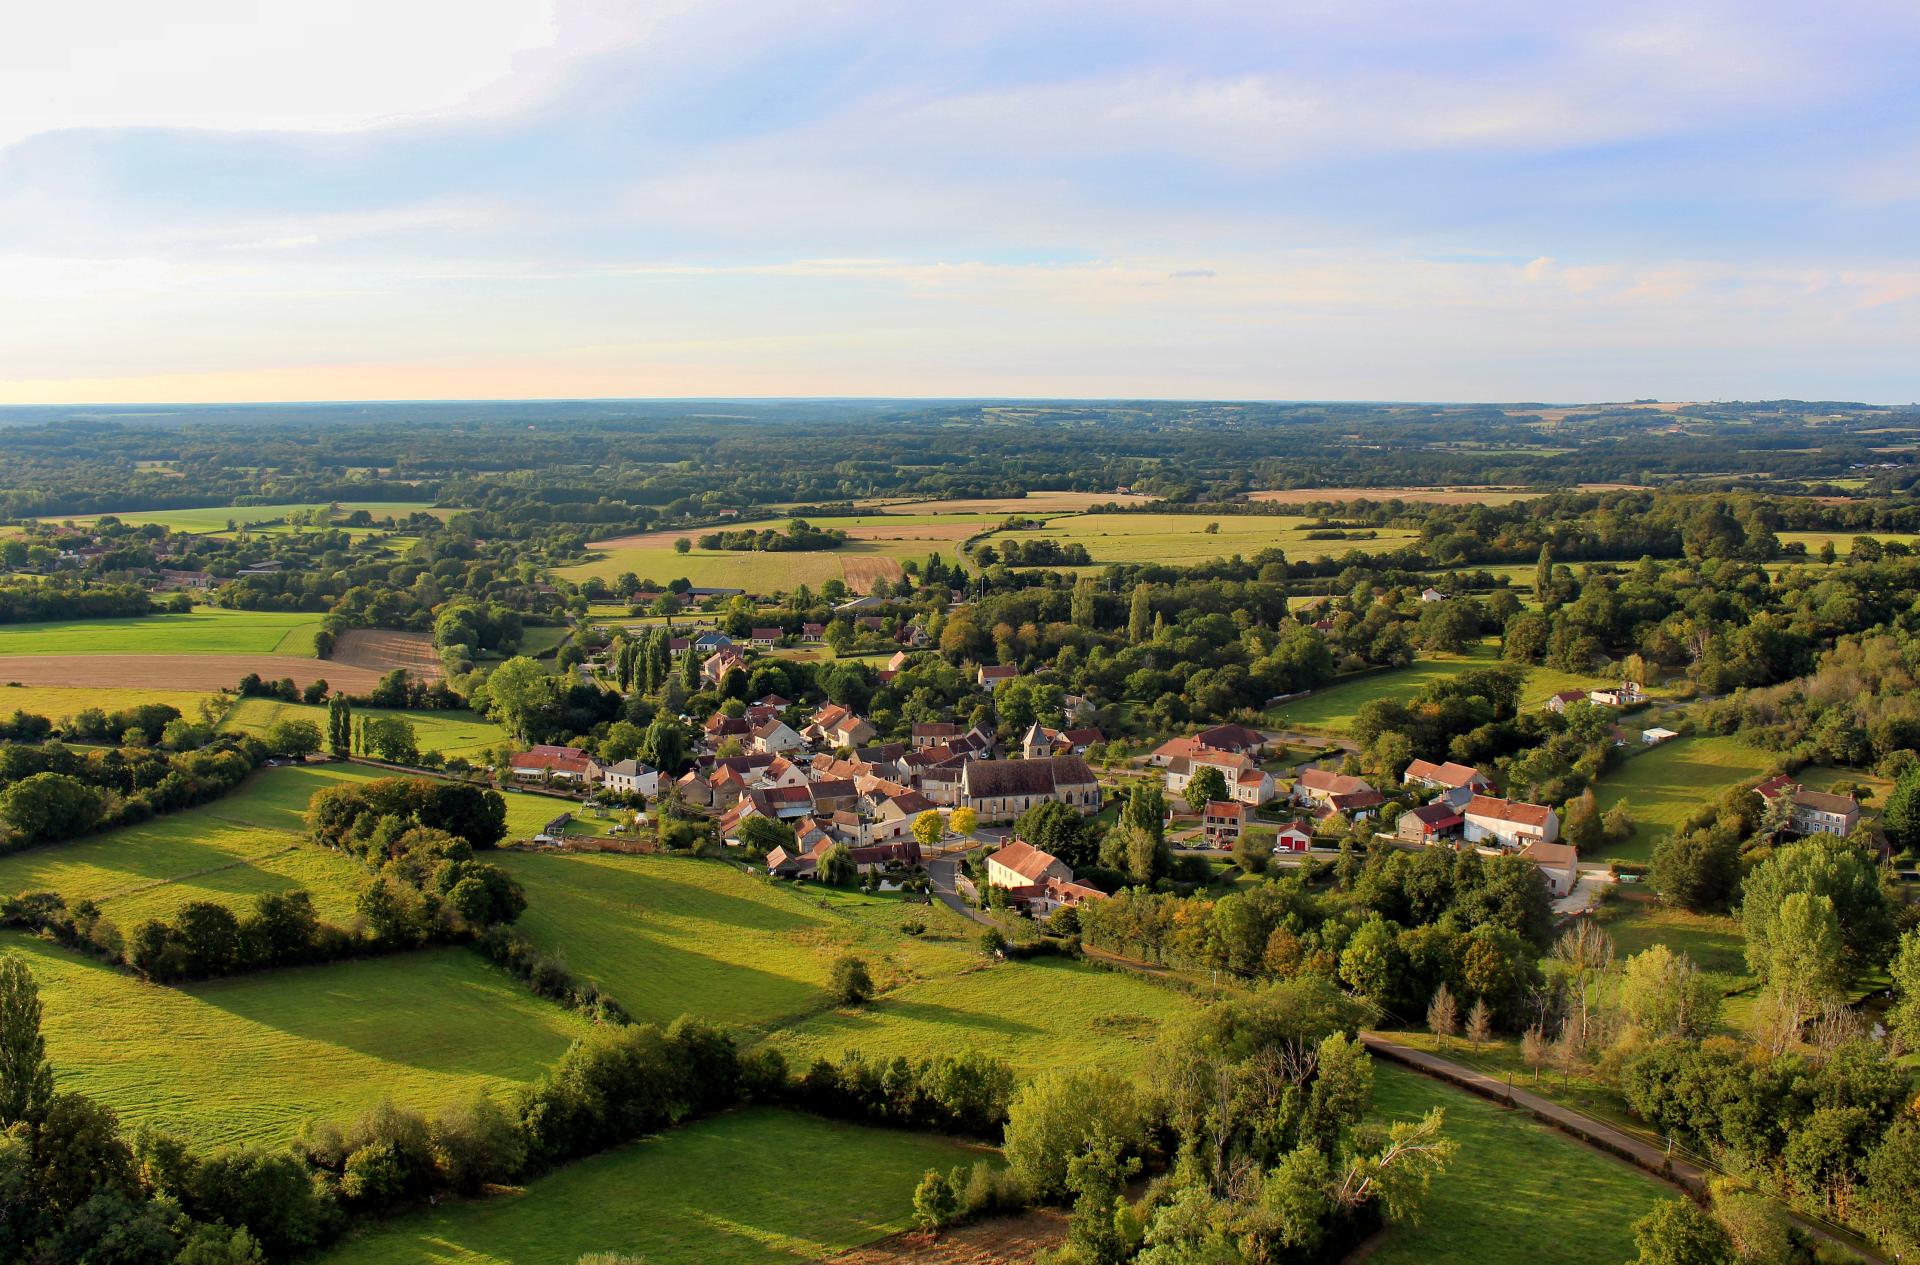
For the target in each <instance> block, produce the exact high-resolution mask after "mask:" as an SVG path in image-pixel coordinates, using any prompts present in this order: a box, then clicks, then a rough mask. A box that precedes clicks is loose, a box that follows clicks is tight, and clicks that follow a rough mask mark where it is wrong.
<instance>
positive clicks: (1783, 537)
mask: <svg viewBox="0 0 1920 1265" xmlns="http://www.w3.org/2000/svg"><path fill="white" fill-rule="evenodd" d="M1775 534H1776V535H1777V536H1778V537H1779V538H1780V543H1781V544H1783V545H1789V544H1800V545H1805V546H1806V547H1807V556H1808V557H1809V558H1813V559H1817V558H1818V557H1819V556H1820V549H1821V546H1823V545H1825V544H1826V543H1827V542H1828V541H1832V542H1833V549H1834V552H1835V553H1837V554H1839V555H1840V556H1841V557H1842V558H1844V557H1847V556H1848V555H1849V554H1851V553H1852V552H1853V541H1854V537H1856V536H1868V537H1871V538H1872V539H1874V540H1877V541H1880V542H1881V543H1882V544H1885V543H1887V542H1889V541H1899V542H1900V543H1901V544H1903V545H1906V546H1908V547H1909V548H1911V547H1912V546H1914V545H1916V544H1920V535H1917V534H1915V533H1913V532H1902V531H1783V532H1777V533H1775Z"/></svg>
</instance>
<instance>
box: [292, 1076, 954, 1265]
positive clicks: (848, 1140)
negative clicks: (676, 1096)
mask: <svg viewBox="0 0 1920 1265" xmlns="http://www.w3.org/2000/svg"><path fill="white" fill-rule="evenodd" d="M987 1154H991V1152H988V1151H986V1150H984V1149H983V1148H978V1147H969V1146H965V1145H963V1144H961V1143H958V1142H955V1141H953V1140H951V1139H948V1138H942V1137H936V1136H930V1135H927V1134H921V1133H907V1132H901V1131H897V1130H889V1129H872V1128H865V1127H862V1126H860V1125H854V1124H845V1123H841V1122H838V1121H829V1120H822V1119H819V1118H817V1117H814V1116H807V1115H801V1114H799V1113H796V1112H789V1111H779V1110H775V1109H772V1108H765V1107H762V1108H754V1109H751V1110H746V1111H735V1112H729V1113H727V1114H726V1115H722V1116H717V1117H714V1118H713V1119H710V1120H705V1121H701V1122H700V1123H698V1124H692V1125H688V1126H686V1127H684V1128H680V1129H674V1130H672V1131H670V1132H667V1133H664V1134H660V1135H659V1136H656V1137H652V1138H647V1139H645V1140H644V1141H641V1142H637V1143H634V1144H633V1145H631V1146H627V1147H623V1148H621V1149H620V1150H617V1151H610V1152H607V1153H606V1154H603V1155H598V1156H595V1157H593V1158H591V1159H587V1160H583V1161H581V1162H580V1163H577V1164H571V1165H568V1166H567V1167H566V1168H563V1169H561V1170H559V1171H558V1172H555V1173H552V1174H549V1175H548V1176H546V1177H542V1178H540V1179H539V1180H538V1181H536V1182H534V1183H533V1184H532V1185H531V1186H529V1187H527V1188H526V1189H524V1190H519V1191H515V1192H513V1193H510V1194H501V1195H496V1196H494V1197H492V1198H489V1199H482V1200H474V1201H469V1202H463V1203H447V1204H444V1205H442V1206H441V1207H438V1208H435V1209H432V1210H430V1211H421V1212H417V1213H411V1214H407V1215H404V1216H400V1217H395V1218H393V1219H392V1220H391V1221H388V1222H385V1223H384V1224H380V1225H377V1226H374V1227H373V1228H371V1229H368V1230H366V1231H364V1232H362V1233H361V1234H360V1235H358V1236H357V1237H355V1238H353V1239H351V1240H349V1241H348V1242H346V1243H344V1244H342V1245H341V1246H340V1247H338V1248H336V1249H334V1250H333V1251H332V1252H330V1253H328V1254H326V1256H324V1257H323V1258H322V1259H323V1260H324V1261H325V1262H326V1265H389V1263H391V1265H402V1263H405V1265H415V1263H416V1262H430V1263H433V1265H531V1263H532V1262H545V1261H553V1262H572V1261H575V1260H578V1259H579V1258H580V1257H582V1256H583V1255H585V1254H587V1253H592V1252H625V1253H633V1254H636V1255H637V1256H638V1257H640V1258H642V1259H644V1260H646V1261H647V1262H649V1265H709V1263H711V1265H776V1263H778V1265H791V1262H793V1261H796V1260H801V1261H817V1260H824V1259H826V1258H827V1257H830V1256H833V1255H835V1254H836V1253H839V1252H843V1251H845V1250H846V1249H848V1248H851V1247H858V1246H859V1245H861V1244H863V1243H869V1242H872V1241H873V1240H874V1239H878V1238H882V1237H884V1236H885V1235H888V1234H891V1233H894V1232H896V1231H898V1230H902V1229H905V1228H906V1226H907V1223H908V1218H909V1216H910V1214H911V1212H912V1208H913V1188H914V1186H915V1185H916V1184H918V1182H919V1180H920V1175H921V1174H922V1173H924V1172H925V1171H926V1170H927V1169H929V1168H937V1169H940V1170H942V1171H945V1170H946V1169H949V1168H951V1167H953V1166H954V1165H955V1164H962V1163H971V1162H972V1161H973V1160H974V1159H976V1158H978V1157H979V1156H981V1155H987Z"/></svg>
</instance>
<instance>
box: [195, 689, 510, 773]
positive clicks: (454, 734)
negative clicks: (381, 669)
mask: <svg viewBox="0 0 1920 1265" xmlns="http://www.w3.org/2000/svg"><path fill="white" fill-rule="evenodd" d="M353 714H354V715H355V716H356V717H360V716H374V717H390V718H393V719H397V720H404V721H406V722H407V723H408V724H410V725H412V726H413V733H414V737H415V739H416V740H417V741H418V742H419V745H420V750H422V751H438V752H439V753H440V754H441V755H444V756H456V755H458V756H466V757H467V758H468V759H470V760H473V759H483V758H484V757H485V755H486V753H487V752H489V751H491V750H492V749H493V748H494V747H496V746H498V745H499V744H501V743H502V742H505V741H506V740H507V733H506V730H504V729H502V728H500V726H498V725H496V724H494V723H493V722H492V721H490V720H485V719H483V718H481V717H479V716H476V715H474V714H473V713H472V712H467V711H457V712H402V711H387V710H383V709H380V708H374V707H356V708H355V709H354V712H353ZM282 720H306V721H311V722H313V723H314V724H316V725H319V726H320V728H321V732H323V733H324V732H325V731H326V722H327V709H326V708H325V707H324V706H313V707H309V706H307V705H306V704H304V703H285V702H281V701H280V700H278V699H272V698H243V699H241V700H240V701H239V702H237V703H235V704H234V705H233V709H232V710H231V711H229V712H228V713H227V715H226V719H224V720H223V721H221V722H220V728H221V729H222V730H224V731H226V732H229V733H246V734H253V735H254V736H255V737H260V736H262V735H264V734H265V733H266V732H267V730H268V729H270V728H271V727H272V726H273V725H275V724H277V723H278V722H280V721H282Z"/></svg>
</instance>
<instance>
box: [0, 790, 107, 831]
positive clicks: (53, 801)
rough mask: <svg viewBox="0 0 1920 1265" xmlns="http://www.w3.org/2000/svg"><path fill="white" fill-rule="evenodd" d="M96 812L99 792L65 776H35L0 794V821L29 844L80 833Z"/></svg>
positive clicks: (93, 821)
mask: <svg viewBox="0 0 1920 1265" xmlns="http://www.w3.org/2000/svg"><path fill="white" fill-rule="evenodd" d="M100 813H101V803H100V793H99V792H98V791H96V790H94V789H93V788H92V787H91V786H88V785H87V784H86V783H85V782H82V781H81V780H80V779H79V778H77V777H69V776H67V775H66V774H65V773H35V774H33V775H32V776H30V777H24V778H21V779H20V780H19V781H18V782H15V783H14V784H13V785H12V786H9V787H8V788H7V789H6V790H4V791H0V818H5V819H6V821H7V822H8V823H9V824H11V825H12V826H13V828H14V830H15V831H16V832H18V833H19V835H20V836H21V837H22V838H24V839H26V840H28V841H29V842H33V843H47V842H50V841H52V840H55V839H70V838H72V837H73V836H74V835H78V834H84V833H85V832H87V831H88V830H91V829H92V828H93V827H94V825H95V824H96V823H98V822H99V820H100Z"/></svg>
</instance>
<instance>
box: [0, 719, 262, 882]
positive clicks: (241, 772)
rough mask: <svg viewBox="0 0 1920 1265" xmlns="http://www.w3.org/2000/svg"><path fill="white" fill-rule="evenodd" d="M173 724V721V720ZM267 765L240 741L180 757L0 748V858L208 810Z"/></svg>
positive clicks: (224, 740) (247, 741)
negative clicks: (206, 805)
mask: <svg viewBox="0 0 1920 1265" xmlns="http://www.w3.org/2000/svg"><path fill="white" fill-rule="evenodd" d="M166 710H167V711H168V712H173V709H172V708H167V709H166ZM173 717H174V720H176V721H177V720H178V717H179V713H178V712H173ZM266 759H267V749H266V747H265V746H264V745H262V744H261V743H259V742H258V741H256V740H254V739H252V738H248V737H244V736H222V737H220V738H218V739H217V740H215V741H214V742H213V743H212V745H209V746H206V747H202V748H199V749H197V750H191V751H180V752H168V751H163V750H159V749H155V748H151V747H145V746H141V747H120V748H114V749H109V750H89V751H76V750H74V749H73V748H71V747H67V746H63V745H61V744H59V743H41V744H37V745H36V744H30V743H21V742H8V743H0V852H6V851H10V850H13V849H17V848H22V847H28V846H31V845H33V844H37V843H51V842H54V841H56V840H61V839H71V838H75V837H77V836H79V835H83V834H86V833H88V832H89V831H93V830H98V829H107V828H111V827H115V826H128V825H133V824H136V823H138V822H142V821H147V820H149V819H151V818H153V817H156V816H159V815H160V814H163V813H172V812H178V811H180V810H181V809H184V808H192V807H194V806H195V805H198V804H204V803H208V802H210V801H212V800H215V799H218V798H220V797H221V796H223V795H225V794H227V793H228V792H229V791H231V790H233V789H234V787H236V786H238V785H239V784H240V783H241V782H242V781H243V780H245V778H246V777H247V775H248V774H250V773H252V772H253V771H254V769H256V768H258V767H259V766H260V765H261V763H263V762H264V761H265V760H266Z"/></svg>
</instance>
